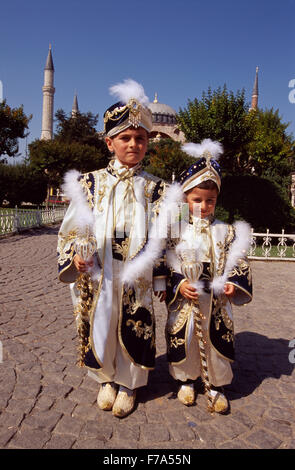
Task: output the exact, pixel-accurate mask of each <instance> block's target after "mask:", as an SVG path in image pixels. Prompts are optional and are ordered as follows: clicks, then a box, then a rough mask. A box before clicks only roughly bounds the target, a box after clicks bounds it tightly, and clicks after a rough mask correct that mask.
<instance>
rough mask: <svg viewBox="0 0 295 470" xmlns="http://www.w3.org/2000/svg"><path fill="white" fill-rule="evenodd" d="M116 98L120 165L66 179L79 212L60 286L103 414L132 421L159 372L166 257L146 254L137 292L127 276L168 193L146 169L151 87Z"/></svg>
mask: <svg viewBox="0 0 295 470" xmlns="http://www.w3.org/2000/svg"><path fill="white" fill-rule="evenodd" d="M110 92H111V94H113V95H115V96H116V97H117V98H119V100H120V101H119V102H116V103H115V104H114V105H112V106H111V107H110V108H108V109H107V111H106V112H105V114H104V126H105V136H106V137H105V141H106V143H107V146H108V148H109V150H110V151H111V152H112V154H113V159H112V160H111V161H110V163H109V165H108V167H107V168H104V169H102V170H98V171H93V172H90V173H87V174H83V175H81V174H79V173H78V172H76V171H75V170H73V171H71V172H69V173H68V174H67V175H66V177H65V184H64V187H63V189H64V192H65V194H66V195H67V197H68V198H69V199H70V200H71V204H70V206H69V209H68V211H67V214H66V216H65V218H64V220H63V223H62V225H61V228H60V231H59V241H58V257H59V258H58V263H59V278H60V280H61V281H63V282H66V283H70V285H71V292H72V298H73V303H74V306H75V314H76V319H77V326H78V332H79V339H80V354H81V357H80V363H81V365H86V366H87V367H88V369H89V374H90V375H91V376H92V377H93V378H94V379H95V380H96V381H97V382H99V383H100V384H101V386H100V390H99V393H98V397H97V403H98V406H99V408H100V409H102V410H112V413H113V415H115V416H117V417H124V416H126V415H127V414H129V413H130V412H131V411H132V410H133V408H134V404H135V395H136V389H137V388H139V387H142V386H145V385H146V384H147V380H148V373H149V370H151V369H153V368H154V364H155V318H154V312H153V305H152V292H153V289H154V291H155V292H156V293H157V294H158V295H159V297H160V300H164V296H165V288H166V287H165V274H166V271H165V266H164V263H163V257H162V252H161V251H160V250H159V249H158V250H155V251H154V252H153V253H151V254H150V253H145V258H144V259H145V261H144V263H142V261H141V262H140V265H141V266H140V267H141V270H140V275H137V273H136V269H135V271H134V270H133V274H132V275H133V281H132V283H131V284H129V283H128V277H127V279H125V282H124V279H123V278H122V272H123V271H124V266H125V264H126V263H128V262H130V261H131V260H132V261H133V262H136V260H137V258H138V256H139V255H143V253H144V250H145V247H146V245H147V242H148V238H149V230H148V228H149V227H150V226H151V225H152V223H153V220H155V219H156V218H157V214H158V213H159V209H160V207H161V206H162V205H163V204H164V205H165V198H166V197H167V188H166V185H165V183H164V182H163V181H162V180H160V179H159V178H157V177H154V176H152V175H150V174H148V173H146V172H144V171H143V170H142V168H141V161H142V160H143V158H144V155H145V152H146V149H147V145H148V138H149V132H150V131H151V128H152V115H151V112H150V110H149V109H148V106H147V105H148V99H147V97H146V96H145V93H144V89H143V87H142V86H141V85H139V84H138V83H137V82H134V81H133V80H130V79H129V80H126V81H125V82H123V83H121V84H118V85H115V86H113V87H111V88H110ZM149 208H151V210H148V209H149ZM149 215H150V216H151V218H150V219H149ZM158 245H159V244H158ZM156 257H159V258H160V259H159V260H158V262H157V263H156V264H157V268H156V269H154V270H153V269H152V267H153V264H154V262H155V261H156ZM141 259H143V258H141ZM135 264H136V263H135Z"/></svg>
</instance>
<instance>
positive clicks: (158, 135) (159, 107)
mask: <svg viewBox="0 0 295 470" xmlns="http://www.w3.org/2000/svg"><path fill="white" fill-rule="evenodd" d="M149 109H150V110H151V112H152V115H153V128H152V131H151V134H150V138H151V139H163V138H164V139H167V138H170V139H173V140H175V141H177V142H185V137H184V134H183V132H182V131H180V130H179V128H178V125H177V120H176V111H174V109H173V108H171V106H168V104H163V103H159V102H158V96H157V93H156V95H155V99H154V101H153V103H150V105H149Z"/></svg>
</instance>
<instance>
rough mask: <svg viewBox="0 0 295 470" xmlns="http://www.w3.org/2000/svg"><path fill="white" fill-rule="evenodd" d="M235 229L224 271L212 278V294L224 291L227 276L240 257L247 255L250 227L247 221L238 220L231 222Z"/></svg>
mask: <svg viewBox="0 0 295 470" xmlns="http://www.w3.org/2000/svg"><path fill="white" fill-rule="evenodd" d="M233 226H234V227H235V230H236V238H235V240H234V241H233V243H232V246H231V248H230V250H229V253H228V256H227V261H226V263H225V268H224V273H223V275H222V276H217V277H215V278H214V279H213V281H212V283H211V287H212V288H213V291H214V294H215V295H219V294H222V293H223V291H224V286H225V284H226V282H227V279H228V276H229V274H230V272H231V271H232V269H233V268H234V267H235V265H236V264H237V262H238V260H239V259H240V258H244V257H245V256H246V255H247V252H248V249H249V246H250V242H251V227H250V225H249V224H247V222H243V221H238V222H235V223H234V224H233Z"/></svg>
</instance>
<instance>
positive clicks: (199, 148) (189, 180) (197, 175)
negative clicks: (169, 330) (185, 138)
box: [179, 139, 223, 192]
mask: <svg viewBox="0 0 295 470" xmlns="http://www.w3.org/2000/svg"><path fill="white" fill-rule="evenodd" d="M181 150H182V151H183V152H185V153H187V154H188V155H190V156H191V157H194V158H198V160H197V161H196V162H195V163H193V165H191V166H190V167H189V168H188V169H187V170H185V171H183V172H182V173H181V175H180V178H179V183H180V184H181V186H182V190H183V191H184V192H186V191H189V190H190V189H192V188H194V187H195V186H198V185H199V184H200V183H202V182H203V181H208V180H212V181H214V183H216V185H217V187H218V191H219V190H220V186H221V168H220V165H219V164H218V163H217V160H218V158H219V156H220V155H221V154H222V153H223V148H222V145H221V143H220V142H216V141H215V142H214V141H213V140H211V139H204V140H203V141H202V142H201V143H200V144H194V143H192V142H189V143H187V144H184V145H182V147H181Z"/></svg>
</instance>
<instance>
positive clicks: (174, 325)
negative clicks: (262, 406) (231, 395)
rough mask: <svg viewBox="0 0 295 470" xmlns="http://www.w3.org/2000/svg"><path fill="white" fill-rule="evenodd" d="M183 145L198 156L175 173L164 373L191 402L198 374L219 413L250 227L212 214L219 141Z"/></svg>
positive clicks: (247, 292)
mask: <svg viewBox="0 0 295 470" xmlns="http://www.w3.org/2000/svg"><path fill="white" fill-rule="evenodd" d="M182 149H183V151H185V152H186V153H188V154H189V155H190V156H193V157H195V158H198V159H197V161H196V162H195V163H194V164H193V165H192V166H190V168H188V169H187V170H186V171H185V172H183V173H182V174H181V176H180V179H179V183H180V185H181V187H182V191H183V194H184V201H185V202H186V203H187V205H188V209H189V219H188V218H187V221H184V220H182V221H181V230H180V238H179V239H178V240H175V239H171V240H169V242H168V246H169V249H168V251H167V265H168V266H169V267H170V271H171V276H170V277H169V279H168V285H167V297H166V303H167V307H168V319H167V325H166V339H167V355H168V361H169V370H170V374H171V375H172V376H173V377H174V378H175V379H176V380H178V381H179V382H180V387H179V390H178V395H177V396H178V399H179V400H180V401H181V402H182V403H183V404H185V405H192V404H193V403H194V401H195V388H194V382H195V380H196V379H197V378H198V377H200V376H201V377H202V380H203V383H204V387H205V392H206V394H207V398H208V408H209V409H210V411H216V412H220V413H224V412H225V411H226V410H227V409H228V401H227V398H226V397H225V395H224V393H223V390H222V388H221V387H222V386H223V385H226V384H229V383H230V382H231V380H232V377H233V374H232V369H231V365H230V363H231V362H232V361H233V360H234V328H233V316H232V310H231V303H233V304H235V305H243V304H245V303H247V302H249V301H251V299H252V285H251V272H250V267H249V263H248V261H247V257H246V253H247V251H248V247H249V242H250V227H249V226H248V224H247V223H246V222H242V221H240V222H236V223H234V224H233V225H229V224H226V223H224V222H221V221H219V220H217V219H215V217H214V210H215V205H216V201H217V197H218V194H219V191H220V185H221V169H220V166H219V164H218V163H217V161H216V160H217V158H218V157H219V155H220V154H221V153H222V146H221V144H220V143H218V142H212V141H211V140H210V139H205V140H204V141H203V142H202V143H201V144H194V143H188V144H185V145H183V147H182Z"/></svg>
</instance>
